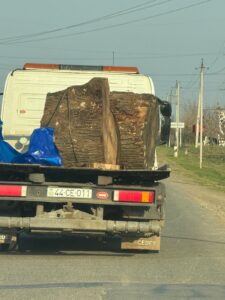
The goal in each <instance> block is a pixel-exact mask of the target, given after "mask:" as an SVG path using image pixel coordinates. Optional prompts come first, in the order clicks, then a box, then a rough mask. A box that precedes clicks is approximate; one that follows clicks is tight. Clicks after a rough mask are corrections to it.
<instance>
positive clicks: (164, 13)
mask: <svg viewBox="0 0 225 300" xmlns="http://www.w3.org/2000/svg"><path fill="white" fill-rule="evenodd" d="M210 1H212V0H203V1H200V2H198V3H193V4H190V5H186V6H183V7H179V8H176V9H171V10H168V11H166V12H162V13H158V14H155V15H151V16H148V17H144V18H139V19H134V20H131V21H127V22H122V23H118V24H114V25H108V26H103V27H99V28H95V29H90V30H86V31H80V32H75V33H70V34H64V35H57V36H54V37H48V38H40V39H31V40H25V41H23V42H22V43H30V42H35V41H44V40H50V39H56V38H57V39H58V38H63V37H68V36H76V35H82V34H86V33H91V32H96V31H101V30H106V29H111V28H117V27H121V26H125V25H128V24H134V23H139V22H143V21H146V20H150V19H153V18H157V17H161V16H165V15H169V14H173V13H176V12H179V11H182V10H186V9H189V8H192V7H196V6H200V5H203V4H205V3H207V2H210ZM164 2H168V0H167V1H164ZM17 43H18V42H10V43H8V44H17Z"/></svg>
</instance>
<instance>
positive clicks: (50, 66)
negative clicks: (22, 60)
mask: <svg viewBox="0 0 225 300" xmlns="http://www.w3.org/2000/svg"><path fill="white" fill-rule="evenodd" d="M23 68H24V69H51V70H59V65H56V64H36V63H26V64H25V65H24V66H23Z"/></svg>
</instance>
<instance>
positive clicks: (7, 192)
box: [0, 185, 27, 197]
mask: <svg viewBox="0 0 225 300" xmlns="http://www.w3.org/2000/svg"><path fill="white" fill-rule="evenodd" d="M26 195H27V187H26V186H25V185H0V197H3V196H5V197H25V196H26Z"/></svg>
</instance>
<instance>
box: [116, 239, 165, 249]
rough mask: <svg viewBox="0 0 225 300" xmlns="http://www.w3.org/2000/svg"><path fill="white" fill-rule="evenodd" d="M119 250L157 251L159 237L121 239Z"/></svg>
mask: <svg viewBox="0 0 225 300" xmlns="http://www.w3.org/2000/svg"><path fill="white" fill-rule="evenodd" d="M121 249H126V250H128V249H129V250H152V251H159V250H160V236H157V235H152V236H151V237H137V236H136V237H132V236H127V237H122V240H121Z"/></svg>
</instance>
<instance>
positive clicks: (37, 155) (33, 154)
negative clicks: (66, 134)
mask: <svg viewBox="0 0 225 300" xmlns="http://www.w3.org/2000/svg"><path fill="white" fill-rule="evenodd" d="M53 136H54V129H53V128H50V127H47V128H38V129H35V130H34V131H33V133H32V135H31V138H30V144H29V147H28V150H27V152H25V153H22V154H21V153H19V152H17V151H16V150H15V149H14V148H13V147H12V146H10V145H9V144H8V143H7V142H5V141H4V139H3V136H2V122H1V121H0V162H3V163H21V164H39V165H45V166H62V164H63V162H62V158H61V156H60V154H59V152H58V149H57V148H56V146H55V144H54V141H53Z"/></svg>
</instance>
